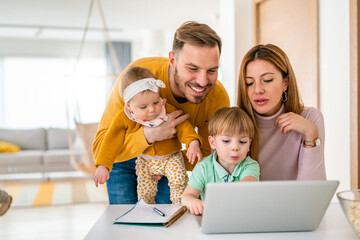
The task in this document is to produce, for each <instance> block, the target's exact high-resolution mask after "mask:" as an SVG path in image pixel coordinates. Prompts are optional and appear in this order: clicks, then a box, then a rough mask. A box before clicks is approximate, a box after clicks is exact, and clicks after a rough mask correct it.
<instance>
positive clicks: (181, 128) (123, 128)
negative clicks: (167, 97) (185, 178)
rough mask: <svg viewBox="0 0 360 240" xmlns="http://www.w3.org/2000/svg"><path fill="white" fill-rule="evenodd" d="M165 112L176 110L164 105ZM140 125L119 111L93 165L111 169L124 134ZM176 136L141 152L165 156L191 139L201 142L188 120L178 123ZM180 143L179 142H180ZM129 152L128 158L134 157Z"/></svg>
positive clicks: (120, 148) (121, 147)
mask: <svg viewBox="0 0 360 240" xmlns="http://www.w3.org/2000/svg"><path fill="white" fill-rule="evenodd" d="M165 109H166V113H170V112H173V111H175V110H176V108H174V107H173V106H171V105H169V104H166V105H165ZM141 127H142V125H141V124H140V123H137V122H135V121H132V120H130V119H129V118H128V117H127V116H126V114H125V112H124V110H122V111H120V112H119V113H118V114H117V115H116V116H115V118H114V119H113V121H112V123H111V125H110V127H109V129H108V131H107V133H106V134H105V137H104V140H103V142H102V144H101V147H100V151H99V154H98V157H97V158H96V162H95V166H96V167H97V166H99V165H103V166H105V167H107V168H108V169H109V171H111V169H112V166H113V164H114V161H115V159H116V157H117V156H118V155H119V154H120V153H121V152H122V151H123V149H124V145H123V143H124V140H125V136H126V134H128V133H132V132H136V131H137V130H138V129H139V128H141ZM176 128H177V131H178V132H177V138H171V139H166V140H164V141H158V142H155V143H154V144H152V145H150V146H149V147H148V148H146V149H145V151H144V152H143V153H144V154H146V155H149V156H152V157H154V156H155V155H157V156H165V155H168V154H172V153H175V152H178V151H180V150H181V148H182V146H181V143H185V144H186V147H188V146H189V143H190V142H192V141H193V140H199V143H200V146H201V144H202V142H203V141H202V139H201V137H200V136H199V135H198V134H196V132H195V129H194V127H193V126H192V125H191V124H190V122H189V121H185V122H183V123H181V124H179V125H178V126H177V127H176ZM179 141H180V142H181V143H180V142H179ZM134 157H137V156H132V155H131V153H129V158H134Z"/></svg>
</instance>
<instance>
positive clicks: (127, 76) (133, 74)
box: [119, 67, 155, 98]
mask: <svg viewBox="0 0 360 240" xmlns="http://www.w3.org/2000/svg"><path fill="white" fill-rule="evenodd" d="M144 78H155V75H154V74H153V73H152V72H151V71H150V70H149V69H147V68H143V67H131V68H129V69H128V70H127V71H126V72H125V73H124V75H123V76H122V78H121V81H120V87H119V92H120V97H121V98H124V97H123V94H124V90H125V88H127V87H128V86H129V85H130V84H132V83H133V82H136V81H138V80H141V79H144Z"/></svg>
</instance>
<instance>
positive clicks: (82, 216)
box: [0, 203, 107, 240]
mask: <svg viewBox="0 0 360 240" xmlns="http://www.w3.org/2000/svg"><path fill="white" fill-rule="evenodd" d="M106 207H107V204H99V203H98V204H72V205H63V206H51V207H30V208H10V209H9V211H8V212H7V213H5V215H3V216H1V217H0V239H1V240H10V239H11V240H15V239H16V240H21V239H36V240H43V239H44V240H45V239H46V240H48V239H52V240H53V239H66V240H72V239H83V238H84V237H85V236H86V234H87V233H88V231H89V230H90V229H91V228H92V226H93V225H94V224H95V222H96V221H97V219H98V218H99V217H100V215H101V214H102V212H103V211H104V210H105V208H106Z"/></svg>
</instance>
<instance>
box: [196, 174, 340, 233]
mask: <svg viewBox="0 0 360 240" xmlns="http://www.w3.org/2000/svg"><path fill="white" fill-rule="evenodd" d="M338 185H339V181H262V182H242V183H210V184H208V185H206V193H205V206H204V213H203V216H196V219H197V220H198V222H199V224H200V226H201V231H202V232H203V233H231V232H275V231H312V230H315V229H316V228H317V227H318V226H319V224H320V222H321V219H322V218H323V216H324V214H325V211H326V209H327V208H328V206H329V203H330V201H331V199H332V197H333V195H334V193H335V191H336V189H337V187H338Z"/></svg>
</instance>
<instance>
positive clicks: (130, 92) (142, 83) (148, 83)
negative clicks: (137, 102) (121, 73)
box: [123, 78, 165, 103]
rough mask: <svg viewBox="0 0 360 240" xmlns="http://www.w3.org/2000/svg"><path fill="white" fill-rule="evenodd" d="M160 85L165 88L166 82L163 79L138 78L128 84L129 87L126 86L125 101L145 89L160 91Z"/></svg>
mask: <svg viewBox="0 0 360 240" xmlns="http://www.w3.org/2000/svg"><path fill="white" fill-rule="evenodd" d="M159 87H161V88H165V83H164V82H163V81H161V80H158V79H154V78H144V79H141V80H138V81H136V82H133V83H132V84H130V85H129V86H127V88H125V90H124V93H123V97H124V101H125V103H127V102H128V101H130V99H131V98H133V97H134V96H135V95H136V94H138V93H140V92H143V91H145V90H150V91H153V92H159Z"/></svg>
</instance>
